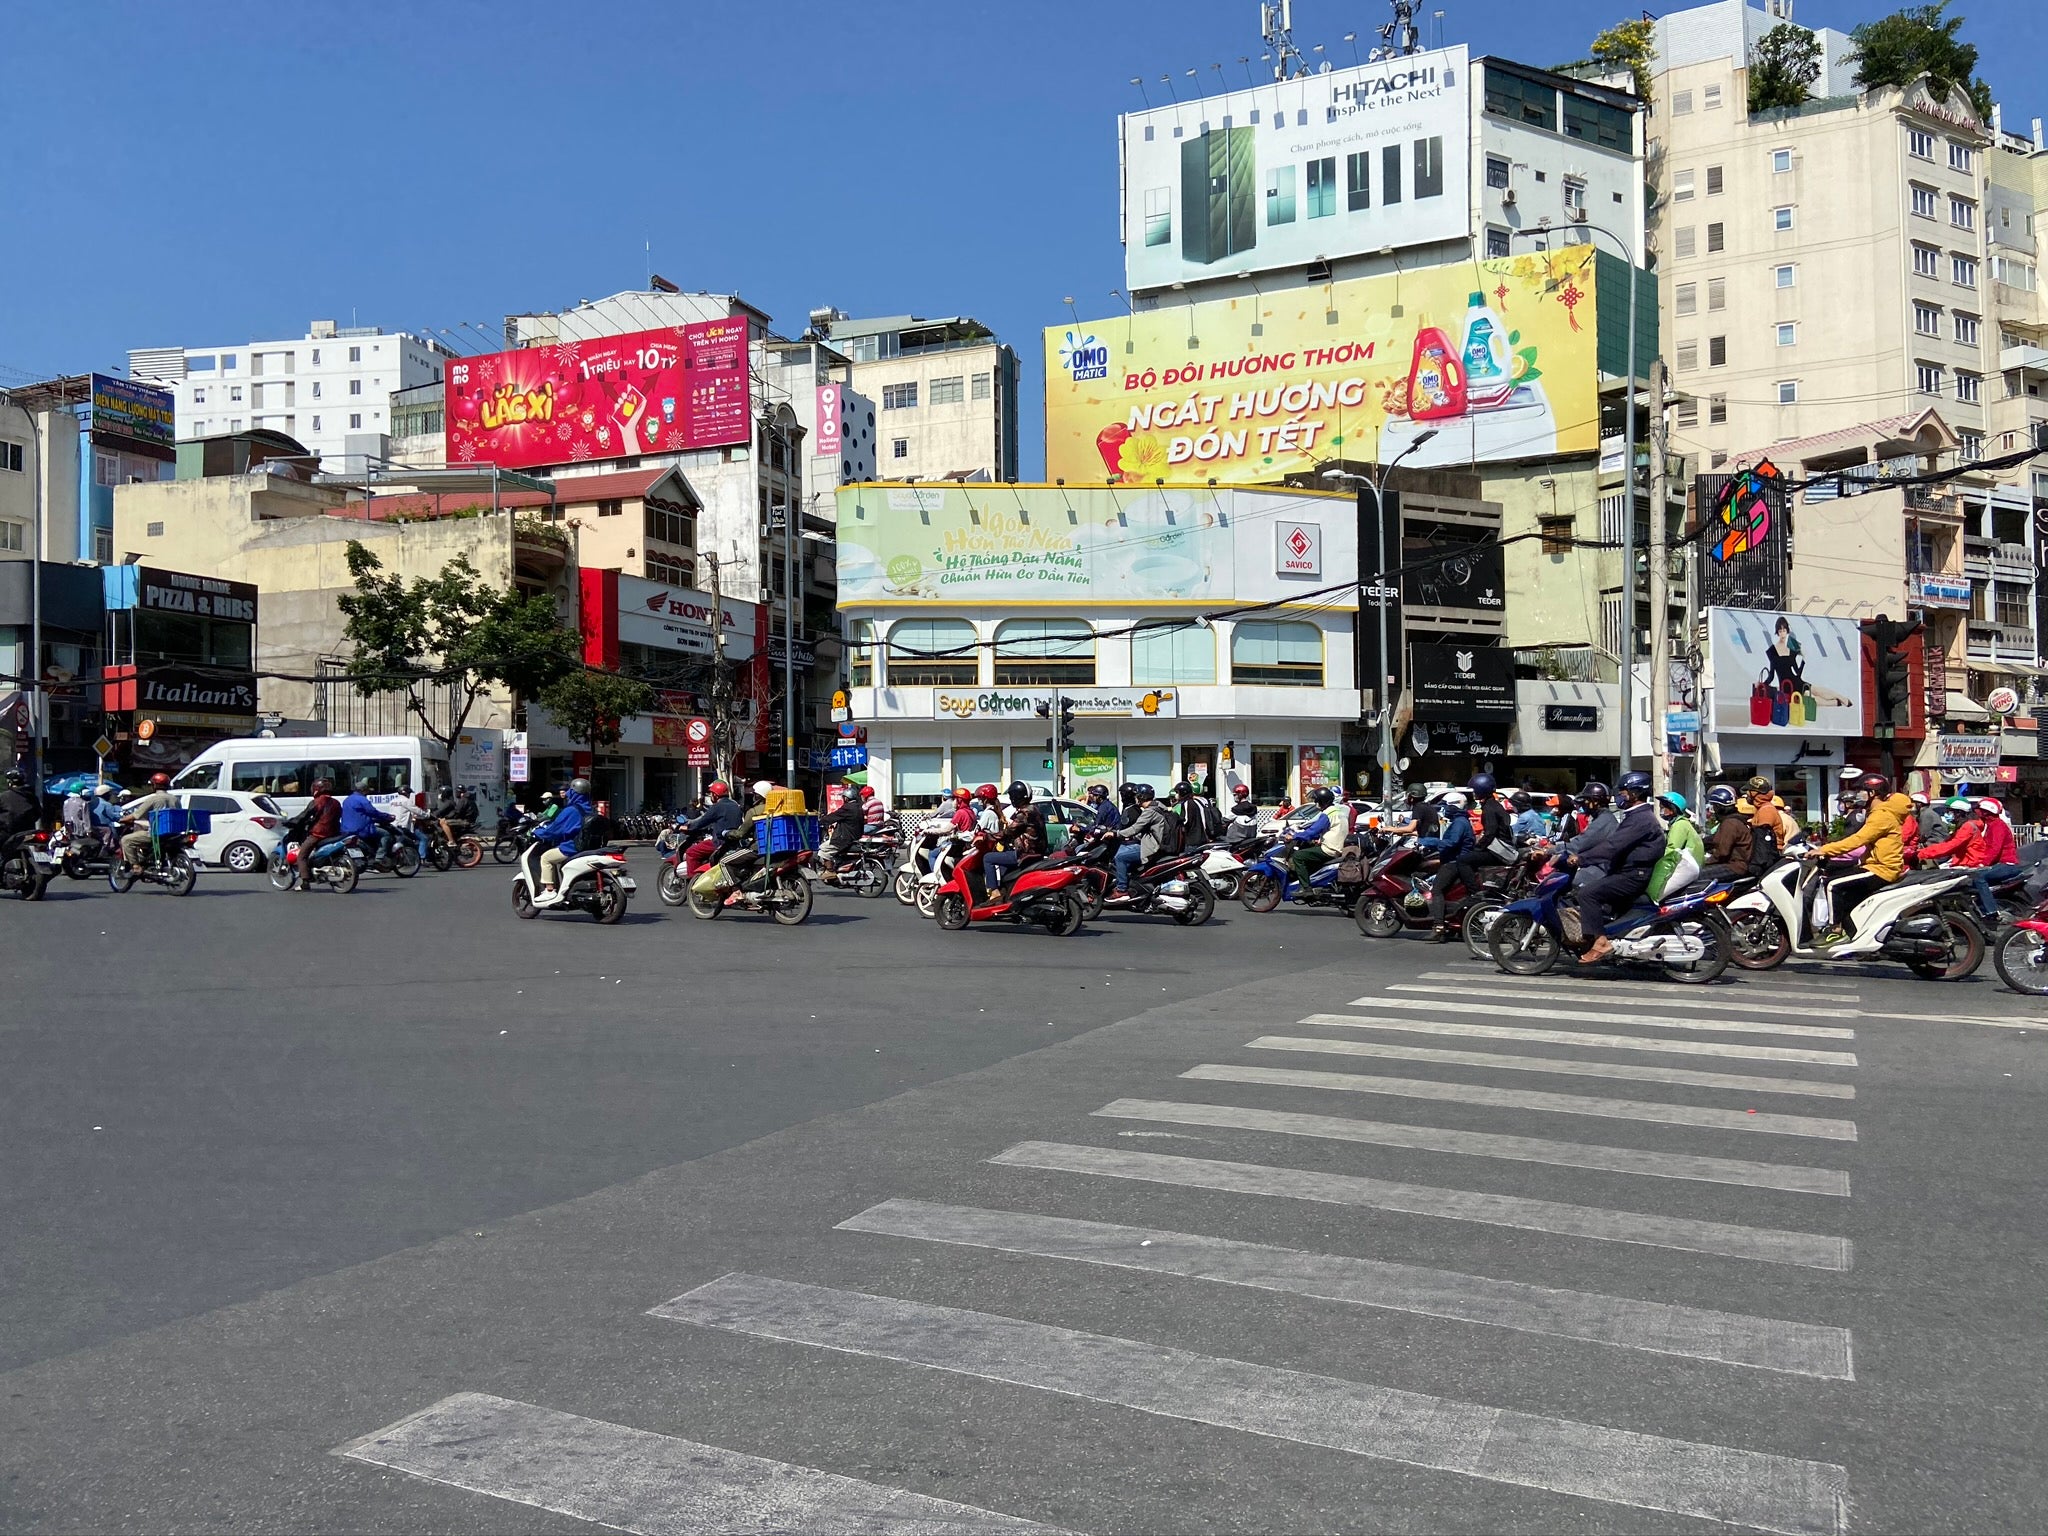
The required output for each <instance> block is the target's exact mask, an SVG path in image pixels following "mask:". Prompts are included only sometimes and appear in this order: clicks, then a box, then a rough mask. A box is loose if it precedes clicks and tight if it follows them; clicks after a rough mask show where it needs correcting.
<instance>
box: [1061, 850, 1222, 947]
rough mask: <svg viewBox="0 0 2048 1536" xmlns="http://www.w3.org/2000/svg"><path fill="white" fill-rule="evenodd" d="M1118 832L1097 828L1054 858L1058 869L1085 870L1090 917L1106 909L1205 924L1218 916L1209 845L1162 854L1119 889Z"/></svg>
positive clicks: (1083, 889) (1084, 900) (1086, 908)
mask: <svg viewBox="0 0 2048 1536" xmlns="http://www.w3.org/2000/svg"><path fill="white" fill-rule="evenodd" d="M1117 841H1118V839H1117V835H1116V834H1115V833H1114V832H1108V831H1100V832H1091V833H1089V834H1087V835H1086V836H1085V837H1083V838H1081V839H1080V840H1079V841H1078V842H1076V843H1075V844H1074V845H1073V846H1072V847H1070V848H1069V849H1068V850H1067V852H1066V854H1065V855H1064V856H1061V857H1055V858H1053V859H1051V860H1049V861H1048V862H1049V863H1050V864H1051V865H1052V866H1053V867H1055V868H1059V867H1065V866H1067V865H1069V864H1071V865H1072V866H1073V867H1074V868H1076V869H1077V870H1079V872H1080V884H1079V885H1078V886H1077V887H1076V889H1077V890H1078V891H1079V892H1080V895H1081V899H1082V903H1083V910H1082V916H1083V918H1084V920H1092V919H1094V918H1097V917H1100V916H1101V915H1102V914H1103V913H1104V912H1130V913H1135V914H1137V915H1138V916H1141V917H1145V916H1158V917H1170V918H1172V919H1173V920H1174V921H1175V922H1176V923H1178V924H1180V926H1181V927H1183V928H1199V927H1201V926H1202V925H1203V924H1204V923H1206V922H1208V921H1209V919H1210V918H1212V917H1214V916H1215V915H1216V889H1215V887H1214V886H1212V885H1210V884H1209V880H1208V877H1207V876H1206V875H1204V874H1203V873H1202V863H1203V854H1204V850H1201V849H1194V850H1191V851H1189V852H1185V853H1167V854H1161V855H1159V856H1158V857H1156V858H1155V859H1153V860H1152V862H1151V863H1149V864H1140V865H1139V866H1138V868H1137V869H1136V870H1135V871H1133V872H1132V875H1131V883H1130V890H1129V891H1128V892H1127V893H1126V894H1124V895H1122V896H1118V895H1115V894H1114V888H1115V880H1116V875H1115V868H1116V850H1117Z"/></svg>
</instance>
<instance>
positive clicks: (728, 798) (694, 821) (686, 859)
mask: <svg viewBox="0 0 2048 1536" xmlns="http://www.w3.org/2000/svg"><path fill="white" fill-rule="evenodd" d="M704 793H705V795H706V797H707V799H708V803H707V804H706V805H705V807H704V809H703V811H702V812H701V813H699V814H698V815H695V816H692V817H691V818H690V819H689V820H688V821H686V822H684V823H683V875H684V877H685V878H686V879H691V880H694V879H696V878H697V875H698V872H699V871H701V870H702V869H703V868H704V866H705V865H706V864H708V863H709V862H710V861H711V856H712V854H714V853H716V852H717V851H718V845H719V844H720V843H722V842H724V841H725V839H726V838H728V837H730V836H731V835H732V834H733V833H734V832H735V831H737V830H738V828H739V824H740V816H741V812H740V806H739V802H738V801H737V800H735V799H733V797H732V788H731V786H730V785H728V784H726V783H725V781H724V780H722V779H721V780H718V781H716V782H714V783H713V784H712V785H711V786H710V787H709V788H708V789H706V790H705V791H704Z"/></svg>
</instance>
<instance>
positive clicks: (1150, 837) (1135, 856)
mask: <svg viewBox="0 0 2048 1536" xmlns="http://www.w3.org/2000/svg"><path fill="white" fill-rule="evenodd" d="M1129 788H1130V791H1131V804H1132V805H1133V806H1134V807H1135V811H1134V813H1133V814H1132V815H1131V816H1129V817H1128V818H1126V820H1125V822H1124V825H1123V829H1122V831H1121V832H1120V833H1119V834H1118V836H1119V837H1120V838H1122V840H1123V845H1122V846H1121V847H1119V848H1118V849H1117V851H1116V894H1117V895H1119V896H1127V895H1129V894H1130V890H1131V876H1132V875H1134V874H1136V873H1137V871H1138V866H1139V865H1141V864H1144V863H1146V862H1147V861H1149V860H1151V859H1155V858H1157V857H1158V856H1159V850H1160V849H1161V848H1164V847H1165V846H1166V834H1167V832H1168V830H1169V828H1168V826H1167V819H1168V818H1167V813H1166V809H1165V807H1163V806H1161V805H1160V803H1159V802H1158V801H1157V800H1155V799H1154V798H1153V797H1152V786H1151V785H1150V784H1133V785H1131V786H1129Z"/></svg>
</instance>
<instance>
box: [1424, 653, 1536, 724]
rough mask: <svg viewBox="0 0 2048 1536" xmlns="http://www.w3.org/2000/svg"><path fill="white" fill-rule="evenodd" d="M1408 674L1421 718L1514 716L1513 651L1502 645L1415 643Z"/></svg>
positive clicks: (1502, 718) (1506, 719)
mask: <svg viewBox="0 0 2048 1536" xmlns="http://www.w3.org/2000/svg"><path fill="white" fill-rule="evenodd" d="M1408 679H1409V682H1410V684H1411V685H1412V686H1413V688H1414V690H1415V718H1416V719H1417V720H1463V721H1475V722H1477V721H1504V722H1509V723H1512V722H1513V720H1514V718H1515V653H1514V652H1513V651H1509V650H1504V649H1502V648H1500V647H1498V646H1476V645H1411V646H1410V647H1409V648H1408Z"/></svg>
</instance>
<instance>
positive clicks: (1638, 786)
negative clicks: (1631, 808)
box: [1616, 768, 1652, 800]
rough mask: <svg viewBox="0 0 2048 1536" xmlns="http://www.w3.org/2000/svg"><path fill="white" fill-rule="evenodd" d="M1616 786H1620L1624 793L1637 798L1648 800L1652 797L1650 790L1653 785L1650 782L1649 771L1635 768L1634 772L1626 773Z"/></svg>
mask: <svg viewBox="0 0 2048 1536" xmlns="http://www.w3.org/2000/svg"><path fill="white" fill-rule="evenodd" d="M1616 787H1617V788H1619V789H1620V790H1621V792H1622V793H1623V794H1624V795H1629V796H1632V797H1633V798H1635V799H1637V800H1647V799H1648V798H1649V797H1650V790H1651V788H1652V785H1651V782H1650V776H1649V775H1648V774H1647V773H1645V772H1643V771H1642V769H1640V768H1638V769H1635V770H1634V771H1633V772H1630V773H1624V774H1623V775H1622V776H1621V780H1620V782H1619V784H1618V785H1617V786H1616Z"/></svg>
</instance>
